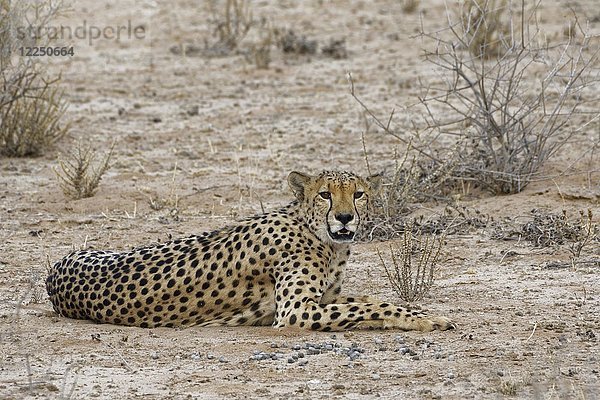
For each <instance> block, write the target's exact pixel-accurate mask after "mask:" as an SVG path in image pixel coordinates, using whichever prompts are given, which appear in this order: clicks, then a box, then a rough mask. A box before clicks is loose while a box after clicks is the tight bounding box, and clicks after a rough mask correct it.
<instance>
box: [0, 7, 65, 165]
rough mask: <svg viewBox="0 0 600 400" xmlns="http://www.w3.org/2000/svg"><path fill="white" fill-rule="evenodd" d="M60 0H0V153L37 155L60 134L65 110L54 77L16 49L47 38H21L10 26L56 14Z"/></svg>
mask: <svg viewBox="0 0 600 400" xmlns="http://www.w3.org/2000/svg"><path fill="white" fill-rule="evenodd" d="M61 7H62V4H61V2H49V3H46V2H39V3H28V2H11V1H9V0H1V1H0V10H1V11H2V13H1V14H0V38H1V39H2V40H0V85H1V91H0V154H3V155H6V156H17V157H25V156H37V155H40V154H42V153H43V152H44V151H46V150H47V149H48V148H49V147H50V146H51V145H52V144H54V143H56V142H57V141H58V140H60V139H61V138H63V137H64V136H65V135H66V134H67V133H68V131H69V126H68V124H66V123H62V122H61V120H62V117H63V114H64V113H65V110H66V102H65V100H64V99H63V93H62V91H61V90H60V89H59V87H58V83H59V81H60V78H48V77H46V76H45V74H44V73H42V72H41V68H40V66H39V62H40V61H39V59H36V58H35V57H21V56H20V55H18V51H19V48H20V47H21V46H46V45H47V44H48V39H47V38H39V39H38V38H37V37H35V38H29V37H28V38H26V40H25V41H21V40H20V38H19V37H18V35H17V32H16V29H15V27H18V26H24V24H25V22H27V23H28V24H30V25H32V26H44V25H45V24H47V23H48V22H49V21H51V20H52V19H53V18H55V17H56V16H57V14H59V12H60V10H61Z"/></svg>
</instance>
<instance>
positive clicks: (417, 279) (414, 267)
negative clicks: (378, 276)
mask: <svg viewBox="0 0 600 400" xmlns="http://www.w3.org/2000/svg"><path fill="white" fill-rule="evenodd" d="M444 240H445V234H442V235H439V236H435V235H429V234H425V233H423V232H422V231H421V230H420V229H419V228H418V227H417V226H416V224H415V223H413V224H410V225H408V224H407V225H406V226H405V228H404V232H403V236H402V247H400V249H395V248H394V247H393V246H392V245H391V244H390V257H391V261H392V263H391V266H388V264H387V263H386V262H385V260H384V259H383V256H382V255H381V252H380V251H379V249H377V255H378V256H379V260H380V261H381V264H382V265H383V267H384V269H385V273H386V276H387V278H388V280H389V281H390V283H391V285H392V288H393V289H394V291H395V292H396V294H398V296H399V297H400V298H401V299H402V300H404V301H406V302H408V303H412V302H415V301H419V300H422V299H423V297H424V296H425V295H426V294H427V293H428V292H429V290H430V289H431V287H432V286H433V283H434V281H435V275H436V272H437V268H436V266H437V262H438V261H439V258H440V253H441V249H442V246H443V245H444Z"/></svg>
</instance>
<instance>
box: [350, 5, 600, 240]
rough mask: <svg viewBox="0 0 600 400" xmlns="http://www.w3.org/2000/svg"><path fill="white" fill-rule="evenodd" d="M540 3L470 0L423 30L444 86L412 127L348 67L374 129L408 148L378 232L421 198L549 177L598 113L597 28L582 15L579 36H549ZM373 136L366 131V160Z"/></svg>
mask: <svg viewBox="0 0 600 400" xmlns="http://www.w3.org/2000/svg"><path fill="white" fill-rule="evenodd" d="M538 7H539V4H538V5H535V6H533V7H529V8H527V9H526V7H525V2H521V3H519V5H518V6H517V4H516V3H512V2H506V1H486V0H465V1H464V2H463V3H462V8H461V10H460V12H459V13H458V17H455V16H454V15H453V14H452V11H450V10H449V11H448V21H449V22H448V24H449V25H448V28H446V29H445V30H442V31H438V32H433V33H428V32H421V37H422V38H424V39H425V42H426V43H433V50H431V49H429V50H426V51H425V60H426V61H427V62H428V63H430V64H431V65H433V66H434V67H436V68H437V69H438V71H439V77H440V80H441V81H442V82H443V84H444V85H445V86H444V85H443V86H441V87H438V86H437V85H433V84H429V85H426V86H424V88H423V89H422V91H423V94H422V96H421V97H420V102H419V104H418V105H416V106H413V107H414V108H415V110H412V111H417V108H418V107H421V109H422V110H424V114H425V116H426V117H425V119H424V121H421V123H419V121H418V120H416V119H411V124H412V126H413V131H414V132H413V133H412V134H411V133H410V132H408V134H407V133H400V132H398V131H397V130H395V129H394V126H393V118H394V113H393V112H392V114H390V116H389V118H388V119H387V120H386V121H383V120H381V119H380V118H379V117H377V116H376V115H375V114H374V113H373V112H372V111H371V109H370V108H369V106H367V105H366V104H365V103H364V102H363V101H362V100H361V99H360V98H359V96H358V95H357V93H356V92H355V87H354V81H353V80H352V76H351V75H349V78H350V85H351V89H350V91H351V95H352V96H353V97H354V99H355V100H356V101H357V102H358V103H359V105H360V106H361V107H362V108H363V110H364V111H365V115H366V119H368V120H366V124H365V125H366V128H365V134H368V131H369V125H370V122H369V121H373V122H374V123H375V124H376V125H377V127H379V128H380V129H382V130H383V131H385V132H386V133H388V134H390V135H391V136H393V137H394V138H396V139H397V140H398V143H399V145H400V146H402V147H404V148H405V152H404V154H403V155H402V156H398V155H396V156H395V157H394V161H393V166H391V167H390V168H389V170H388V171H387V172H386V178H387V179H386V183H385V184H384V190H383V191H382V194H381V196H380V199H379V201H378V203H379V204H378V205H379V206H378V207H377V210H378V212H377V213H376V216H375V219H374V222H373V223H372V226H371V227H370V234H369V235H368V237H369V238H373V237H379V238H386V237H391V236H393V234H394V232H397V231H398V229H396V228H395V226H396V225H401V221H398V218H401V217H402V215H406V214H407V213H408V212H409V211H410V210H411V207H410V205H411V204H413V203H415V202H418V201H423V200H440V201H446V202H452V201H454V200H455V199H456V198H460V197H461V196H463V195H465V194H467V195H468V194H469V193H470V192H471V191H472V190H473V189H474V188H475V189H482V190H486V191H489V192H491V193H493V194H508V193H518V192H520V191H522V190H523V189H524V188H525V187H526V186H527V185H528V184H529V183H530V182H532V181H535V180H539V179H543V178H544V177H543V176H541V175H540V169H541V168H542V166H543V165H544V164H545V163H546V161H548V159H550V158H551V157H552V156H553V155H554V154H556V153H557V152H558V151H559V150H560V149H561V148H562V147H563V146H564V145H565V144H567V143H569V141H570V139H571V138H572V137H573V135H575V134H576V133H578V132H581V131H582V130H583V129H586V128H589V127H590V126H591V125H590V124H591V123H592V122H594V121H596V120H597V119H598V117H599V116H600V114H598V112H597V111H595V110H593V109H590V108H589V107H588V106H587V101H588V99H590V98H592V97H591V96H590V95H589V94H590V91H592V90H593V89H594V88H596V87H597V84H598V79H597V76H596V69H595V68H596V64H597V61H598V49H597V48H594V47H593V45H592V43H593V40H594V37H592V36H591V35H589V34H587V33H585V31H584V30H583V29H582V28H581V26H579V25H577V28H578V29H579V30H581V31H582V36H581V37H580V38H579V40H578V41H574V40H571V39H572V37H573V35H570V36H569V40H568V41H567V42H566V43H559V44H549V43H543V42H542V37H541V36H542V34H541V33H540V31H539V27H538V26H537V24H536V23H535V21H537V19H536V16H537V13H538V12H539V9H538ZM417 114H418V113H417ZM574 120H576V121H578V123H577V124H576V123H574ZM598 144H600V143H596V145H595V146H598ZM368 146H369V143H368V141H366V140H365V138H364V136H363V148H364V153H365V159H366V164H367V168H369V160H368ZM589 151H593V149H591V150H589ZM584 155H585V154H582V155H581V157H583V156H584ZM375 232H378V234H376V235H374V233H375Z"/></svg>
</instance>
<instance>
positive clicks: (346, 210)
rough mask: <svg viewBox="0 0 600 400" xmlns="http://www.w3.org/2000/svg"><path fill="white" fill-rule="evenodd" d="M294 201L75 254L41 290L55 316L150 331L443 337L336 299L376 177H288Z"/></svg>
mask: <svg viewBox="0 0 600 400" xmlns="http://www.w3.org/2000/svg"><path fill="white" fill-rule="evenodd" d="M288 182H289V184H290V187H291V189H292V191H293V192H294V195H295V196H296V201H294V202H292V203H291V204H290V205H288V206H287V207H284V208H282V209H279V210H277V211H273V212H270V213H266V214H262V215H257V216H254V217H251V218H248V219H246V220H243V221H241V222H239V223H238V224H236V225H233V226H229V227H226V228H223V229H220V230H217V231H214V232H210V233H205V234H203V235H200V236H191V237H188V238H184V239H178V240H174V241H171V242H168V243H164V244H157V245H153V246H148V247H141V248H137V249H135V250H132V251H128V252H123V253H117V252H112V251H96V250H83V251H76V252H74V253H71V254H69V255H68V256H67V257H65V258H63V259H62V260H61V261H59V262H57V263H56V264H54V266H53V267H51V269H50V271H49V275H48V278H47V280H46V288H47V290H48V294H49V296H50V301H51V302H52V304H53V306H54V309H55V310H56V312H57V313H58V314H60V315H62V316H65V317H70V318H79V319H90V320H92V321H95V322H99V323H110V324H121V325H131V326H139V327H144V328H150V327H160V326H165V327H179V326H191V325H199V326H211V325H272V326H274V327H277V328H283V327H299V328H304V329H313V330H322V331H339V330H347V329H352V328H396V329H403V330H420V331H430V330H433V329H441V330H445V329H449V328H452V327H453V324H452V323H451V321H450V320H449V319H447V318H444V317H431V316H428V315H426V314H424V313H423V312H420V311H411V310H410V309H407V308H402V307H399V306H396V305H393V304H390V303H385V302H381V301H378V300H375V299H372V298H370V297H368V296H358V297H356V296H342V295H341V287H342V281H343V277H344V271H345V269H346V262H347V260H348V256H349V255H350V243H351V242H352V241H353V239H354V235H355V234H356V232H357V230H358V229H359V228H360V224H361V222H362V221H363V220H364V219H365V218H367V214H368V207H369V201H370V199H371V198H372V196H373V194H374V193H375V192H376V191H377V190H378V187H379V185H380V178H379V177H378V176H372V177H369V178H361V177H359V176H357V175H354V174H352V173H349V172H329V171H326V172H323V173H321V174H319V175H318V176H310V175H305V174H301V173H299V172H292V173H291V174H290V175H289V177H288Z"/></svg>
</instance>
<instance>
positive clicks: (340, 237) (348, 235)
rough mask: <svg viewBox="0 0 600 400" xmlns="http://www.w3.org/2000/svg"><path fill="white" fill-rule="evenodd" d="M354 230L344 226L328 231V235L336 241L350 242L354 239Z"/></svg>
mask: <svg viewBox="0 0 600 400" xmlns="http://www.w3.org/2000/svg"><path fill="white" fill-rule="evenodd" d="M355 234H356V232H352V231H350V230H348V229H346V228H342V229H340V230H339V231H337V232H331V230H330V231H329V236H331V238H332V239H333V240H334V241H336V242H351V241H353V240H354V235H355Z"/></svg>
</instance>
